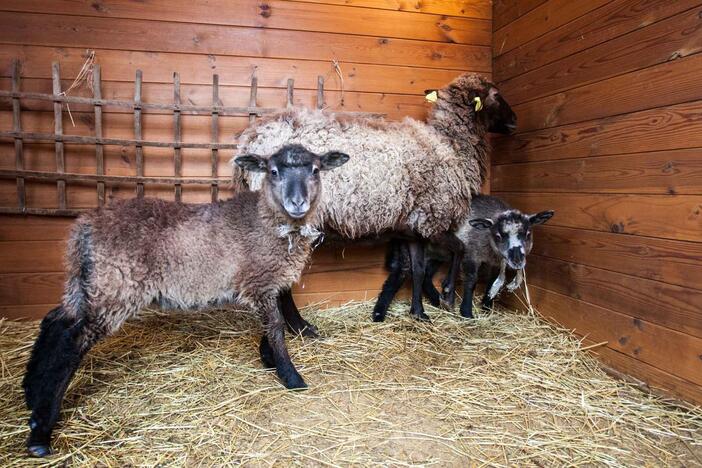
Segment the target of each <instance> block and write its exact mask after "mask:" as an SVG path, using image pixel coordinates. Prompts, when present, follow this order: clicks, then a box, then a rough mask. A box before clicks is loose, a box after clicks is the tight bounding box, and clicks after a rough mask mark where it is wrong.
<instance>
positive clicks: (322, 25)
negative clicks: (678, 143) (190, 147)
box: [0, 0, 491, 45]
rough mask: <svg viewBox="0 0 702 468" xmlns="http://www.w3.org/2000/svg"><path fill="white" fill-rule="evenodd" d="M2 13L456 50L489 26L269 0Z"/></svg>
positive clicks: (154, 1)
mask: <svg viewBox="0 0 702 468" xmlns="http://www.w3.org/2000/svg"><path fill="white" fill-rule="evenodd" d="M96 5H97V6H96ZM0 8H2V10H6V11H16V12H28V13H53V14H58V15H77V16H95V17H102V18H111V19H119V18H129V19H148V20H155V21H174V22H184V23H190V22H192V21H193V11H197V22H198V23H201V24H213V25H227V26H248V27H254V28H268V29H288V30H297V31H314V32H329V33H337V34H355V35H366V36H383V37H394V38H404V39H420V40H425V41H438V42H453V43H458V44H475V45H490V44H491V29H490V21H489V20H484V19H475V18H465V17H442V16H437V15H432V14H416V13H407V12H403V11H389V10H381V9H364V10H360V9H357V8H351V7H347V6H337V5H326V4H304V3H298V2H290V1H283V0H268V1H266V2H265V3H263V2H260V1H258V0H239V1H237V2H236V4H232V3H231V2H230V1H227V0H209V1H204V0H196V1H194V2H193V1H191V0H151V1H150V2H149V6H148V8H145V7H144V6H143V5H142V4H140V3H134V2H122V1H109V0H107V1H105V0H103V1H102V2H100V3H95V2H92V3H90V2H74V1H68V0H55V1H52V2H48V3H47V2H45V1H42V0H7V1H4V2H3V4H2V6H1V7H0Z"/></svg>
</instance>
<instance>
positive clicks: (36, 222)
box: [0, 215, 74, 242]
mask: <svg viewBox="0 0 702 468" xmlns="http://www.w3.org/2000/svg"><path fill="white" fill-rule="evenodd" d="M73 221H74V219H73V218H60V217H48V216H20V215H0V241H3V242H6V241H35V240H39V241H56V240H59V241H61V240H63V239H65V238H66V237H67V236H68V230H69V229H70V226H71V224H72V223H73Z"/></svg>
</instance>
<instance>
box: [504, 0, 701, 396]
mask: <svg viewBox="0 0 702 468" xmlns="http://www.w3.org/2000/svg"><path fill="white" fill-rule="evenodd" d="M494 17H495V23H494V25H495V31H494V36H493V52H494V63H493V66H494V78H495V81H496V82H498V83H499V86H500V89H501V90H502V91H503V93H504V95H505V97H506V98H507V99H508V101H509V102H510V103H511V104H512V105H513V106H514V109H515V111H516V112H517V114H518V116H519V133H518V135H517V136H516V137H510V138H502V139H498V140H496V143H495V145H494V148H493V166H492V180H491V183H492V189H493V192H494V193H496V194H497V195H500V196H502V197H504V198H506V199H507V200H509V201H510V202H511V203H513V204H514V205H516V206H517V207H519V208H522V209H524V210H528V211H536V210H542V209H554V210H556V216H555V217H554V218H553V219H552V220H551V221H550V222H549V224H548V225H546V226H544V227H543V228H539V230H538V232H537V233H536V242H535V247H534V252H533V255H532V256H531V258H530V260H529V266H528V279H529V284H530V290H531V294H532V299H533V302H534V303H535V306H536V307H537V308H538V309H539V310H540V311H541V312H542V313H544V314H546V315H547V316H549V317H551V318H553V319H554V320H556V321H558V322H559V323H561V324H562V325H564V326H566V327H568V328H574V329H575V330H576V331H577V333H579V334H580V335H583V336H586V341H587V342H588V343H598V342H602V341H607V342H608V344H607V346H606V347H604V348H601V349H599V351H598V353H599V355H600V356H601V358H602V359H603V360H604V361H606V362H607V363H609V364H610V365H612V366H613V367H614V368H616V369H618V370H620V371H622V372H624V373H626V374H629V375H632V376H635V377H637V378H639V379H641V380H643V381H645V382H647V383H649V384H650V385H651V386H653V387H657V388H661V389H664V390H666V391H668V392H670V393H672V394H675V395H676V396H679V397H682V398H684V399H687V400H689V401H694V402H697V403H702V81H700V76H702V53H700V52H702V2H700V0H678V1H675V2H671V1H667V0H598V1H587V2H573V1H570V0H547V1H546V0H541V1H538V0H537V1H508V0H503V1H499V2H495V9H494Z"/></svg>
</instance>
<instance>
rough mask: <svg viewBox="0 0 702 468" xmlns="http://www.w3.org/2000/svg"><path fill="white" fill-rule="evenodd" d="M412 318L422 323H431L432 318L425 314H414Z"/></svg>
mask: <svg viewBox="0 0 702 468" xmlns="http://www.w3.org/2000/svg"><path fill="white" fill-rule="evenodd" d="M412 317H413V318H415V319H416V320H419V321H420V322H431V318H429V316H428V315H427V314H425V313H424V312H412Z"/></svg>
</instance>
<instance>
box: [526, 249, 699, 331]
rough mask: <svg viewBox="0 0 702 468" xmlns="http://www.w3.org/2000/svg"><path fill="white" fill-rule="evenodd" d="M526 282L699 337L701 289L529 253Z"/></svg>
mask: <svg viewBox="0 0 702 468" xmlns="http://www.w3.org/2000/svg"><path fill="white" fill-rule="evenodd" d="M527 273H528V275H527V276H528V279H529V284H534V285H537V286H540V287H542V288H545V289H549V290H551V291H555V292H558V293H559V294H564V295H566V296H570V297H573V298H575V299H579V300H582V301H585V302H589V303H590V304H596V305H599V306H601V307H604V308H607V309H611V310H614V311H617V312H620V313H622V314H627V315H631V316H633V317H639V318H641V319H644V320H647V321H649V322H651V323H656V324H659V325H661V326H665V327H668V328H670V329H673V330H678V331H681V332H684V333H687V334H690V335H694V336H699V337H702V313H700V311H701V310H702V291H700V290H693V289H689V288H685V287H681V286H676V285H671V284H668V283H662V282H659V281H652V280H647V279H644V278H639V277H635V276H630V275H624V274H622V273H617V272H613V271H609V270H604V269H601V268H595V267H591V266H587V265H581V264H577V263H570V262H564V261H561V260H556V259H553V258H546V257H541V256H539V255H533V254H532V255H531V256H530V257H529V261H528V266H527Z"/></svg>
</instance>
